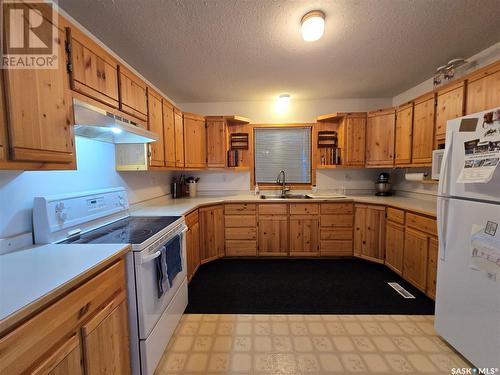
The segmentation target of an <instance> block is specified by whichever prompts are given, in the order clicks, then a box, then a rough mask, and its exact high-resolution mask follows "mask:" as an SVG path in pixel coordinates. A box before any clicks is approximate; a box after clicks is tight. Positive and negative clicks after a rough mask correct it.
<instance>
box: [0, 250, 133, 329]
mask: <svg viewBox="0 0 500 375" xmlns="http://www.w3.org/2000/svg"><path fill="white" fill-rule="evenodd" d="M128 247H129V245H116V244H114V245H94V244H92V245H63V244H52V245H41V246H34V247H30V248H28V249H25V250H19V251H15V252H12V253H8V254H4V255H0V321H1V320H3V319H5V318H7V317H8V316H9V315H11V314H13V313H15V312H16V311H18V310H20V309H23V308H24V307H26V306H28V305H30V304H32V303H33V302H36V301H37V300H39V299H40V298H42V297H44V296H47V295H48V294H50V293H53V292H54V291H56V290H57V289H59V288H61V287H64V286H65V285H66V284H68V283H69V282H71V280H73V279H75V278H76V277H79V276H81V275H82V274H85V273H87V272H89V271H91V270H93V269H95V268H96V267H98V266H99V265H101V264H102V263H104V262H106V261H107V260H109V259H110V258H113V257H115V256H116V255H117V254H119V253H123V251H124V249H126V248H128Z"/></svg>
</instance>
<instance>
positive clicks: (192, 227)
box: [186, 210, 201, 281]
mask: <svg viewBox="0 0 500 375" xmlns="http://www.w3.org/2000/svg"><path fill="white" fill-rule="evenodd" d="M186 225H187V227H188V230H187V232H186V257H187V277H188V281H191V279H192V278H193V276H194V274H195V273H196V271H197V269H198V267H199V266H200V263H201V258H200V223H199V221H198V210H195V211H194V212H191V213H190V214H189V215H187V216H186Z"/></svg>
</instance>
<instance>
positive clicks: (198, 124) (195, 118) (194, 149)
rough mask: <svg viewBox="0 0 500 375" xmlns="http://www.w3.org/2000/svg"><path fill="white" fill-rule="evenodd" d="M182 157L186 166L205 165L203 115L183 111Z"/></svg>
mask: <svg viewBox="0 0 500 375" xmlns="http://www.w3.org/2000/svg"><path fill="white" fill-rule="evenodd" d="M184 157H185V160H184V161H185V164H184V166H185V167H186V168H204V167H206V166H207V132H206V128H205V117H203V116H200V115H196V114H194V113H184Z"/></svg>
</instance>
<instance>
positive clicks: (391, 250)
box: [385, 221, 405, 275]
mask: <svg viewBox="0 0 500 375" xmlns="http://www.w3.org/2000/svg"><path fill="white" fill-rule="evenodd" d="M404 242H405V227H404V226H403V225H400V224H396V223H394V222H392V221H387V223H386V225H385V265H386V266H387V267H389V268H390V269H392V270H393V271H394V272H396V273H398V274H399V275H401V274H402V272H403V252H404V245H405V244H404Z"/></svg>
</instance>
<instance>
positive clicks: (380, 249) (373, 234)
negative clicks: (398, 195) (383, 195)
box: [361, 206, 385, 261]
mask: <svg viewBox="0 0 500 375" xmlns="http://www.w3.org/2000/svg"><path fill="white" fill-rule="evenodd" d="M365 220H366V221H365V227H364V246H363V251H362V253H361V254H362V255H363V256H365V257H366V258H369V259H371V260H377V261H383V260H384V258H385V207H382V206H368V207H367V209H366V219H365Z"/></svg>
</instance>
